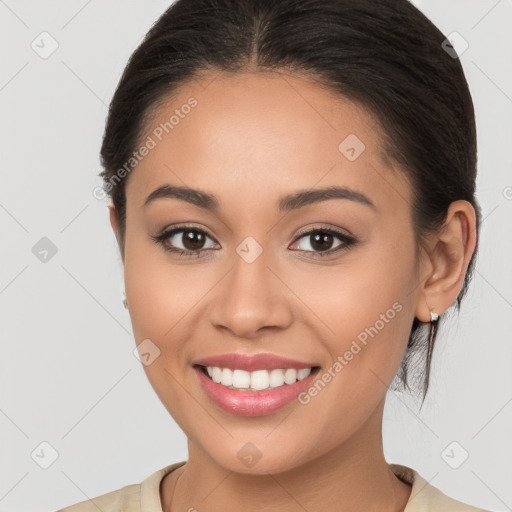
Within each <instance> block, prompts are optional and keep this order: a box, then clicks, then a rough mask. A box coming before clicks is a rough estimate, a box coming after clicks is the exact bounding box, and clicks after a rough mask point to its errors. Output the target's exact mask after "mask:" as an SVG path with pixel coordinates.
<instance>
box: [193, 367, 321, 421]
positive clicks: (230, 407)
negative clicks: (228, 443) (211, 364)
mask: <svg viewBox="0 0 512 512" xmlns="http://www.w3.org/2000/svg"><path fill="white" fill-rule="evenodd" d="M194 370H195V371H196V373H197V376H198V377H199V381H200V382H201V385H202V387H203V389H204V391H205V392H206V394H207V395H208V396H209V397H210V398H211V399H212V401H213V402H214V403H215V404H217V405H218V406H219V407H220V408H221V409H222V410H224V411H226V412H229V413H231V414H236V415H238V416H264V415H266V414H272V413H273V412H275V411H277V410H279V409H281V408H282V407H284V406H285V405H288V404H289V403H290V402H292V401H293V400H294V399H295V398H297V396H298V395H300V394H301V393H302V392H303V391H305V390H306V389H307V388H308V387H309V386H311V383H312V382H313V379H314V378H315V376H316V374H317V373H318V371H319V368H316V369H315V370H312V371H311V373H310V374H309V375H308V376H307V377H306V378H305V379H302V380H299V381H297V382H295V383H294V384H283V385H282V386H279V387H276V388H273V389H271V390H269V391H267V390H264V391H241V390H238V389H230V388H228V387H226V386H223V385H222V384H218V383H217V382H213V380H212V379H210V378H209V377H208V376H207V375H206V374H205V373H204V371H203V370H202V369H201V368H200V367H194Z"/></svg>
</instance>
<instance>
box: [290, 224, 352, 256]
mask: <svg viewBox="0 0 512 512" xmlns="http://www.w3.org/2000/svg"><path fill="white" fill-rule="evenodd" d="M336 239H337V240H338V243H336ZM356 241H357V240H356V239H355V238H354V237H352V236H349V235H346V234H345V233H342V232H339V231H336V230H334V229H327V228H324V229H314V230H310V231H308V232H306V233H303V234H302V235H300V236H299V237H298V238H297V241H296V242H295V243H294V245H296V246H298V247H297V250H298V251H300V252H305V253H311V256H313V257H322V256H324V255H325V256H328V255H330V254H334V253H336V252H339V251H343V250H347V249H348V248H349V247H350V246H352V245H354V244H355V243H356ZM301 245H302V247H301Z"/></svg>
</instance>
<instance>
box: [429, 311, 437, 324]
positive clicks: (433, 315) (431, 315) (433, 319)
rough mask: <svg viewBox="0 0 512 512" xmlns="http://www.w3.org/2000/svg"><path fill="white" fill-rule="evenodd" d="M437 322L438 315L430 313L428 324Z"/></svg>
mask: <svg viewBox="0 0 512 512" xmlns="http://www.w3.org/2000/svg"><path fill="white" fill-rule="evenodd" d="M437 320H439V315H438V314H437V313H434V312H433V311H431V312H430V322H436V321H437Z"/></svg>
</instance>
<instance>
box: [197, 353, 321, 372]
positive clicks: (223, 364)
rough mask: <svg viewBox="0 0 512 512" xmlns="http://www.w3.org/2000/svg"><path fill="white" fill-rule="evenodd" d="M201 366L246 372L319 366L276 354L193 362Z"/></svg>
mask: <svg viewBox="0 0 512 512" xmlns="http://www.w3.org/2000/svg"><path fill="white" fill-rule="evenodd" d="M193 364H194V365H200V366H218V367H219V368H231V369H233V370H234V369H240V370H246V371H248V372H251V371H256V370H274V369H276V368H283V369H285V368H298V369H300V368H313V367H315V366H318V365H317V364H314V363H304V362H302V361H297V360H295V359H288V358H286V357H280V356H276V355H274V354H256V355H253V356H248V355H244V354H222V355H216V356H210V357H204V358H202V359H198V360H196V361H194V362H193Z"/></svg>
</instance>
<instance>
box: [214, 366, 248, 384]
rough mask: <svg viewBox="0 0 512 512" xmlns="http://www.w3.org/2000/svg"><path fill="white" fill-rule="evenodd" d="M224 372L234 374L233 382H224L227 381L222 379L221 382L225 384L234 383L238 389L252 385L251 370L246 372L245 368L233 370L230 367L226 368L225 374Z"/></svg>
mask: <svg viewBox="0 0 512 512" xmlns="http://www.w3.org/2000/svg"><path fill="white" fill-rule="evenodd" d="M224 372H229V373H231V374H232V375H233V379H232V382H231V384H227V383H226V384H224V382H225V381H222V382H221V384H222V385H223V386H231V385H232V386H233V387H235V388H237V389H241V388H248V387H250V386H251V374H250V373H249V372H246V371H245V370H234V371H233V372H232V371H231V370H230V369H229V368H224V369H223V374H224ZM224 375H225V374H224ZM228 375H229V374H228ZM228 382H229V381H228Z"/></svg>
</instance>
